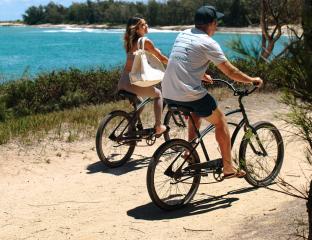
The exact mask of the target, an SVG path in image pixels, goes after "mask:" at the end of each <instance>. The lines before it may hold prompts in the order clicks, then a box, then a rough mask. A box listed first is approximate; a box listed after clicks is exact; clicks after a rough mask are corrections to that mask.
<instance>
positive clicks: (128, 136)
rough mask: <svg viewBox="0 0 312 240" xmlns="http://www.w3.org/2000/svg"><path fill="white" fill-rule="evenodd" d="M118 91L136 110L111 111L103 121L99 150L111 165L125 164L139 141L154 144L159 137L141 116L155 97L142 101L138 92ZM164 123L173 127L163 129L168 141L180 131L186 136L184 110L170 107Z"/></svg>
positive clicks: (98, 136) (98, 132) (99, 135)
mask: <svg viewBox="0 0 312 240" xmlns="http://www.w3.org/2000/svg"><path fill="white" fill-rule="evenodd" d="M117 94H118V96H119V97H121V98H122V99H126V100H129V102H130V104H131V105H132V107H133V110H132V111H131V112H125V111H122V110H117V111H112V112H110V113H109V114H108V115H107V116H105V117H104V119H103V120H102V121H101V122H100V124H99V127H98V129H97V133H96V151H97V154H98V157H99V158H100V160H101V161H102V163H104V164H105V165H106V166H107V167H110V168H115V167H119V166H121V165H123V164H125V163H126V162H127V161H128V160H129V159H130V158H131V156H132V154H133V152H134V149H135V147H136V145H137V143H138V142H141V141H142V140H145V141H146V144H147V145H148V146H151V145H153V144H154V143H155V141H156V138H157V137H160V136H156V134H155V130H154V128H144V126H143V122H142V120H141V117H140V115H141V114H140V113H141V111H142V110H143V108H144V107H145V106H146V105H147V104H148V103H150V102H152V101H153V99H151V98H146V99H145V100H143V101H142V102H140V101H139V99H138V97H137V96H136V95H135V94H133V93H130V92H127V91H125V90H120V91H119V92H118V93H117ZM164 107H165V104H164ZM163 124H164V125H166V126H168V127H169V128H168V129H170V131H169V130H167V131H165V132H164V133H163V135H164V139H165V141H168V140H170V138H172V137H177V135H178V137H180V138H181V137H182V138H184V137H185V136H186V134H187V133H186V131H187V126H186V123H185V119H184V118H183V117H182V115H181V114H177V115H173V114H172V112H170V111H168V112H167V113H166V115H165V118H164V122H163ZM170 135H172V136H170Z"/></svg>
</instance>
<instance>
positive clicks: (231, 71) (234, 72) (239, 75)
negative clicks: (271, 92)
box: [217, 61, 263, 87]
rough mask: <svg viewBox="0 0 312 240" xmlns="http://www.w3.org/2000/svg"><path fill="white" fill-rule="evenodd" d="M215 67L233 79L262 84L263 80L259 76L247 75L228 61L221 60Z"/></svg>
mask: <svg viewBox="0 0 312 240" xmlns="http://www.w3.org/2000/svg"><path fill="white" fill-rule="evenodd" d="M217 67H218V69H219V70H220V71H221V72H223V73H224V74H225V75H226V76H228V77H229V78H231V79H232V80H234V81H237V82H242V83H250V84H255V85H257V86H258V87H260V86H261V85H262V82H263V81H262V79H261V78H259V77H250V76H248V75H247V74H245V73H243V72H242V71H240V70H239V69H238V68H237V67H235V66H234V65H233V64H232V63H230V62H229V61H225V62H222V63H220V64H219V65H218V66H217Z"/></svg>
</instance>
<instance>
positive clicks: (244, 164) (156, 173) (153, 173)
mask: <svg viewBox="0 0 312 240" xmlns="http://www.w3.org/2000/svg"><path fill="white" fill-rule="evenodd" d="M214 82H217V83H223V84H226V85H227V86H228V87H229V88H230V89H231V90H232V91H233V93H234V95H235V96H238V103H239V108H238V109H236V110H233V111H229V112H227V113H225V115H226V116H229V115H232V114H235V113H241V114H242V119H241V120H240V121H239V123H233V122H228V124H230V125H234V126H235V130H234V132H233V133H232V136H231V145H232V146H233V144H234V142H235V139H236V137H237V136H238V133H239V132H240V130H241V129H242V130H243V132H244V134H243V137H242V140H241V143H240V147H239V167H240V168H241V169H243V170H244V171H246V175H245V180H246V181H247V182H248V183H249V184H251V185H253V186H256V187H261V186H267V185H269V184H271V183H272V182H273V180H274V179H275V178H276V176H277V175H278V173H279V171H280V169H281V166H282V163H283V159H284V144H283V139H282V136H281V134H280V132H279V130H278V129H277V128H276V127H275V126H274V125H273V124H272V123H270V122H264V121H261V122H257V123H255V124H250V122H249V120H248V117H247V114H246V111H245V108H244V105H243V103H242V99H243V97H245V96H248V95H249V94H251V93H252V92H254V91H255V90H256V87H254V88H253V89H252V90H247V89H237V88H235V87H234V86H233V85H232V84H230V83H229V82H227V81H224V80H221V79H215V80H214ZM168 108H169V111H170V112H172V113H173V114H176V113H178V114H180V113H181V112H182V113H183V114H184V115H186V116H188V117H189V118H190V119H191V122H192V124H193V126H195V125H194V120H193V118H192V115H191V114H190V113H191V112H192V111H193V110H192V109H191V108H187V107H183V106H178V105H169V106H168ZM213 129H214V126H213V125H208V127H207V128H205V129H204V130H202V131H199V129H197V131H196V134H197V137H196V138H195V139H193V140H192V141H191V142H187V141H185V140H184V139H172V140H170V141H167V142H165V143H163V144H162V145H161V146H160V147H159V148H158V149H157V150H156V152H155V153H154V155H153V157H152V161H151V162H150V164H149V166H148V170H147V189H148V193H149V195H150V197H151V199H152V201H153V202H154V203H155V204H156V205H157V206H158V207H160V208H162V209H164V210H173V209H177V208H180V207H182V206H184V205H185V204H187V203H189V202H190V201H191V200H192V198H193V197H194V195H195V193H196V191H197V189H198V186H199V184H200V181H201V177H202V176H208V175H209V174H212V175H213V177H214V179H215V180H216V181H222V180H223V176H222V175H223V173H222V167H223V166H222V159H215V160H210V158H209V156H208V152H207V150H206V147H205V144H204V141H203V138H204V136H205V135H206V134H207V133H208V132H210V131H212V130H213ZM199 145H201V148H202V151H203V154H204V156H205V159H206V161H205V162H200V158H199V154H198V151H197V147H198V146H199Z"/></svg>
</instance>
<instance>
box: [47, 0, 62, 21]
mask: <svg viewBox="0 0 312 240" xmlns="http://www.w3.org/2000/svg"><path fill="white" fill-rule="evenodd" d="M44 12H45V17H44V20H45V22H47V23H52V24H58V23H62V22H64V20H65V16H66V14H67V10H66V9H65V8H64V7H63V6H62V5H60V4H55V3H54V2H50V3H49V4H48V5H47V6H45V7H44Z"/></svg>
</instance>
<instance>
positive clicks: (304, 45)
mask: <svg viewBox="0 0 312 240" xmlns="http://www.w3.org/2000/svg"><path fill="white" fill-rule="evenodd" d="M302 3H303V8H302V10H301V12H302V27H303V39H302V38H301V37H299V39H298V40H296V44H294V45H291V48H290V49H289V50H290V51H289V52H290V54H289V55H288V56H287V57H288V58H289V59H290V60H291V64H290V65H285V66H284V67H283V68H282V69H281V70H280V72H278V73H276V74H280V75H282V79H285V80H284V81H282V82H281V87H283V89H285V95H284V98H283V102H284V103H286V104H287V105H288V106H290V109H291V111H290V113H289V114H288V116H287V118H286V119H285V120H286V122H287V123H288V124H290V125H291V126H292V127H294V128H295V130H296V131H295V135H296V136H299V137H300V138H301V139H302V140H303V141H305V142H306V144H307V147H306V158H307V161H308V163H309V164H310V165H311V166H312V115H311V112H312V94H311V92H312V59H311V58H312V57H311V56H312V15H311V12H312V2H311V0H304V1H302ZM298 35H299V34H296V36H298ZM309 178H310V179H309V180H308V181H309V182H308V183H307V184H309V185H310V187H309V188H308V189H306V191H305V192H302V191H298V188H296V187H294V186H292V185H291V184H290V183H287V182H285V181H282V182H281V183H280V185H281V186H282V188H283V189H284V191H283V192H284V193H286V194H290V195H292V196H295V197H299V198H303V199H306V200H307V212H308V221H309V223H308V226H309V236H308V238H307V239H309V240H312V179H311V176H309ZM294 192H295V193H297V194H294ZM302 237H303V238H305V239H306V237H305V236H302Z"/></svg>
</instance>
